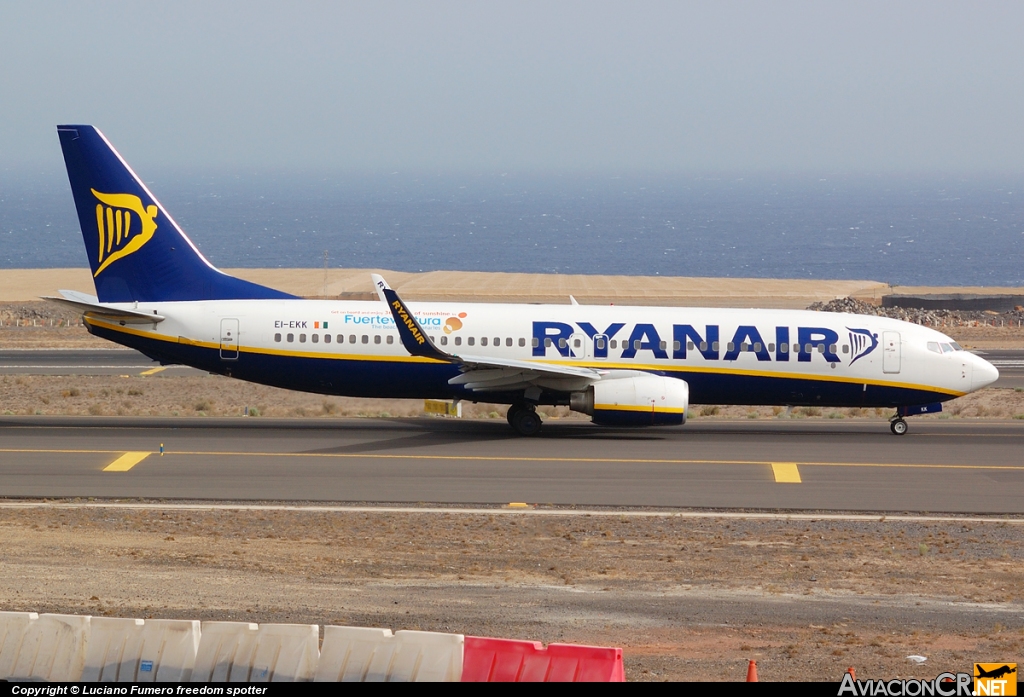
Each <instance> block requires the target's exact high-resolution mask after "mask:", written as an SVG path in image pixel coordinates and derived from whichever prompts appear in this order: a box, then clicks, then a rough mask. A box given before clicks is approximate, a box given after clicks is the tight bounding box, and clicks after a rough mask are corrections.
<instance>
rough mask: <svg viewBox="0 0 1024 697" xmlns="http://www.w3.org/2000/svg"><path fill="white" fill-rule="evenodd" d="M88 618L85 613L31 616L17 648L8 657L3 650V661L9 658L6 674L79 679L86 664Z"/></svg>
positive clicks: (22, 677) (18, 677)
mask: <svg viewBox="0 0 1024 697" xmlns="http://www.w3.org/2000/svg"><path fill="white" fill-rule="evenodd" d="M18 614H22V613H18ZM27 614H30V615H34V614H35V613H27ZM90 619H91V617H90V616H88V615H86V616H84V617H79V616H76V615H49V614H46V615H38V616H37V617H35V618H32V619H30V620H29V621H28V623H27V626H26V627H25V630H24V633H23V634H22V636H21V641H20V642H19V645H18V648H17V651H16V652H15V653H13V654H12V656H11V657H10V658H9V659H8V658H7V657H6V650H5V652H4V653H5V658H4V661H5V662H6V661H8V660H9V661H10V668H9V670H8V671H7V675H6V676H5V677H6V678H7V679H9V680H46V681H48V682H68V681H72V680H78V679H79V678H80V677H81V675H82V666H83V665H85V650H86V643H87V641H88V638H89V621H90Z"/></svg>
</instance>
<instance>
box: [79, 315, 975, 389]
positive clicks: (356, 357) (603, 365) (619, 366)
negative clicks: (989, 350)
mask: <svg viewBox="0 0 1024 697" xmlns="http://www.w3.org/2000/svg"><path fill="white" fill-rule="evenodd" d="M85 321H86V322H87V323H89V324H93V325H96V326H100V327H103V328H104V329H109V330H111V331H115V332H119V333H122V334H130V335H132V336H140V337H143V338H146V339H153V340H156V341H164V342H167V343H172V344H177V343H182V344H184V345H188V346H199V347H201V348H209V349H220V344H219V343H215V342H211V341H198V340H195V339H188V338H186V337H181V338H182V339H183V341H181V342H179V340H178V337H173V336H168V335H166V334H159V333H156V332H148V331H144V330H141V329H135V328H133V327H127V326H121V325H119V324H115V323H112V322H107V321H105V320H101V319H98V318H96V317H89V316H88V315H86V317H85ZM237 350H238V351H239V353H250V354H257V355H264V356H286V357H291V358H318V359H322V360H342V361H383V362H394V363H443V361H439V360H437V359H434V358H424V357H421V356H375V355H373V354H367V353H324V352H313V351H292V350H287V349H274V348H263V347H255V346H238V348H237ZM530 362H531V363H537V364H538V367H541V366H544V365H557V366H571V367H574V368H591V369H594V370H609V369H610V370H642V371H648V372H664V373H708V374H711V375H738V376H749V377H763V378H777V379H783V380H811V381H815V382H840V383H846V384H852V385H873V386H875V387H897V388H902V389H908V390H921V391H924V392H935V393H938V394H947V395H949V396H950V397H962V396H964V395H965V394H967V393H966V392H960V391H959V390H951V389H948V388H945V387H934V386H932V385H918V384H914V383H909V382H896V381H889V380H876V379H871V378H858V377H849V376H843V375H807V374H805V373H793V372H778V371H769V370H750V369H747V368H728V367H724V366H722V367H711V366H708V367H704V366H688V365H666V364H649V363H616V362H608V361H593V362H584V361H549V360H545V361H530Z"/></svg>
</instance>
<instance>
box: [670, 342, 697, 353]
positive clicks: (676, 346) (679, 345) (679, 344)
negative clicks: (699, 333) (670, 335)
mask: <svg viewBox="0 0 1024 697" xmlns="http://www.w3.org/2000/svg"><path fill="white" fill-rule="evenodd" d="M682 347H683V344H682V342H680V341H673V342H672V350H673V351H678V350H679V349H681V348H682ZM690 348H691V349H692V348H693V342H690Z"/></svg>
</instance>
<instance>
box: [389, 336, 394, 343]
mask: <svg viewBox="0 0 1024 697" xmlns="http://www.w3.org/2000/svg"><path fill="white" fill-rule="evenodd" d="M388 343H389V344H393V343H395V335H394V334H388Z"/></svg>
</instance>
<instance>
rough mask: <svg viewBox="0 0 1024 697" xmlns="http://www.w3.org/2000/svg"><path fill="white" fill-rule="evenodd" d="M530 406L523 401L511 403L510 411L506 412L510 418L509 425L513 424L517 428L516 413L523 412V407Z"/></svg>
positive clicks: (506, 416)
mask: <svg viewBox="0 0 1024 697" xmlns="http://www.w3.org/2000/svg"><path fill="white" fill-rule="evenodd" d="M528 408H529V407H527V406H526V405H524V404H523V403H522V402H516V403H515V404H511V405H509V408H508V413H507V414H505V418H506V419H508V425H509V426H511V427H512V428H515V427H516V425H515V418H516V414H518V413H519V412H521V411H522V410H523V409H528Z"/></svg>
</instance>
